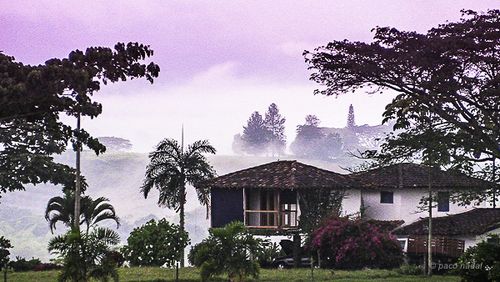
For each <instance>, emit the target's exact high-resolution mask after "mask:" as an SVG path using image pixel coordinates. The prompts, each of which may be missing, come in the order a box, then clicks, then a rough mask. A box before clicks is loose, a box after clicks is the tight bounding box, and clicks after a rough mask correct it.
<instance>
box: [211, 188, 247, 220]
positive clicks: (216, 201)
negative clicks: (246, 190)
mask: <svg viewBox="0 0 500 282" xmlns="http://www.w3.org/2000/svg"><path fill="white" fill-rule="evenodd" d="M210 196H211V218H210V220H211V221H210V225H211V227H222V226H224V225H226V224H228V223H230V222H233V221H241V222H243V221H244V217H243V189H212V190H211V191H210Z"/></svg>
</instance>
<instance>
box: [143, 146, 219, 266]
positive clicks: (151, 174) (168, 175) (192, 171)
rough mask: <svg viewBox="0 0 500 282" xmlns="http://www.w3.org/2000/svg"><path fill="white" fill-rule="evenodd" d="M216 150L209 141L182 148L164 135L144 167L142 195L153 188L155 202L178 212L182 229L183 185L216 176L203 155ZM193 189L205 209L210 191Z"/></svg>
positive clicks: (146, 194)
mask: <svg viewBox="0 0 500 282" xmlns="http://www.w3.org/2000/svg"><path fill="white" fill-rule="evenodd" d="M215 152H216V150H215V148H214V147H212V145H210V143H209V142H208V140H202V141H196V142H194V143H193V144H191V145H189V146H188V148H187V150H185V151H184V148H182V147H181V146H180V145H179V143H178V142H177V141H175V140H173V139H168V138H166V139H164V140H162V141H161V142H160V143H159V144H158V145H157V146H156V149H155V151H153V152H151V153H150V154H149V159H150V162H149V164H148V166H147V168H146V175H145V179H144V183H143V185H142V187H141V192H142V193H143V194H144V198H147V197H148V195H149V192H150V191H151V189H153V188H156V189H157V190H158V191H159V192H160V195H159V198H158V205H159V206H165V207H167V208H170V209H174V210H175V211H176V212H179V225H180V228H181V230H183V231H185V228H184V220H185V214H184V205H185V204H186V184H191V185H193V186H195V184H197V183H199V182H201V181H204V180H207V179H210V178H213V177H215V170H214V169H213V167H212V166H211V165H210V164H209V163H208V161H207V158H206V157H205V156H204V155H203V154H215ZM195 187H196V186H195ZM196 192H197V194H198V200H199V201H200V203H201V204H202V205H205V206H206V207H207V209H208V204H209V201H210V191H208V190H205V189H202V188H196ZM181 258H182V259H181V266H184V259H183V258H184V251H183V252H182V256H181Z"/></svg>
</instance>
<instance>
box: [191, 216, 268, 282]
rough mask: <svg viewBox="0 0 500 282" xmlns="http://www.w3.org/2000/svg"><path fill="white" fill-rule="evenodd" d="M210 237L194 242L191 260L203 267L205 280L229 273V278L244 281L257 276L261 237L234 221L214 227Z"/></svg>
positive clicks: (203, 278)
mask: <svg viewBox="0 0 500 282" xmlns="http://www.w3.org/2000/svg"><path fill="white" fill-rule="evenodd" d="M209 233H210V234H209V237H208V238H206V239H205V240H203V241H202V242H201V243H200V244H198V245H200V246H198V245H197V246H195V247H194V248H193V250H192V252H191V254H190V261H192V262H193V264H194V265H197V266H199V267H200V275H201V279H202V280H203V281H207V280H208V279H210V278H211V277H213V276H215V275H221V274H224V273H226V274H227V275H228V277H229V280H230V281H244V279H245V278H246V277H247V276H253V277H257V276H258V274H259V263H258V262H257V255H258V254H259V253H260V252H261V240H259V239H256V238H254V237H253V236H252V235H251V234H250V233H248V231H247V230H246V228H245V226H244V225H243V224H242V223H241V222H232V223H229V224H227V225H226V226H224V227H222V228H212V229H211V230H210V231H209Z"/></svg>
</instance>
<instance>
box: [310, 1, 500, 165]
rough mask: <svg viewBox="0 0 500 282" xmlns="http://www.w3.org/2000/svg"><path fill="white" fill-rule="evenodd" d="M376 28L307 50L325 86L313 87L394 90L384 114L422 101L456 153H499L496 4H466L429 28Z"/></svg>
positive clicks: (407, 114) (401, 118) (405, 111)
mask: <svg viewBox="0 0 500 282" xmlns="http://www.w3.org/2000/svg"><path fill="white" fill-rule="evenodd" d="M374 30H375V35H374V41H373V42H372V43H363V42H350V41H348V40H344V41H333V42H331V43H329V44H327V45H326V46H322V47H318V48H316V49H315V51H313V52H307V51H306V52H305V53H304V55H305V59H306V63H307V64H308V66H309V69H311V70H313V74H312V75H311V80H313V81H315V82H318V83H320V84H321V85H324V86H326V88H324V89H322V90H316V91H315V93H319V94H323V95H340V94H343V93H347V92H351V91H353V90H356V89H359V88H365V87H374V89H373V91H378V90H385V89H390V90H393V91H395V92H396V93H397V96H396V98H395V99H393V101H392V102H391V103H390V104H389V105H387V107H386V110H385V112H384V117H385V120H390V119H394V120H396V125H404V124H407V123H408V120H409V119H411V117H412V116H413V115H414V114H415V113H416V112H421V110H422V108H426V109H428V110H429V111H431V112H433V113H434V114H435V115H436V116H437V117H438V118H439V119H440V121H439V123H438V124H439V128H441V129H446V131H447V133H448V140H446V141H447V142H449V143H448V144H450V145H453V146H454V147H455V148H457V150H456V151H455V152H454V154H457V155H458V156H459V157H460V158H461V159H469V160H471V161H474V162H481V161H483V162H484V161H490V160H491V157H488V156H494V157H495V158H498V157H500V147H499V145H498V144H499V142H498V141H499V136H500V122H499V121H500V96H499V95H498V90H499V89H500V79H499V77H500V71H499V70H500V56H498V54H499V51H500V10H488V11H487V12H486V13H477V12H474V11H470V10H464V11H462V18H461V19H460V20H459V21H457V22H447V23H445V24H441V25H439V26H438V27H435V28H432V29H430V30H429V31H428V32H427V33H426V34H419V33H417V32H405V31H399V30H397V29H395V28H389V27H377V28H375V29H374ZM470 136H474V137H475V138H470ZM474 155H476V156H479V158H476V157H474ZM481 155H482V156H483V157H481ZM484 156H486V157H484Z"/></svg>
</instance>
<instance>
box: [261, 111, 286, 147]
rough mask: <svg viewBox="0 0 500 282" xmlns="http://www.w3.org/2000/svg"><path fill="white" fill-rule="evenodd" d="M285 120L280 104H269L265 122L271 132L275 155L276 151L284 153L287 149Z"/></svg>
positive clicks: (271, 145)
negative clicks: (279, 108) (280, 110)
mask: <svg viewBox="0 0 500 282" xmlns="http://www.w3.org/2000/svg"><path fill="white" fill-rule="evenodd" d="M285 121H286V119H285V118H284V117H281V114H280V113H279V110H278V106H277V105H276V104H275V103H272V104H271V105H269V108H268V109H267V112H266V115H265V119H264V123H265V125H266V127H267V130H268V131H269V132H270V140H269V143H270V144H269V146H270V150H271V153H272V155H273V156H274V154H275V153H277V154H278V155H280V154H283V152H284V150H285V145H286V137H285Z"/></svg>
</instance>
